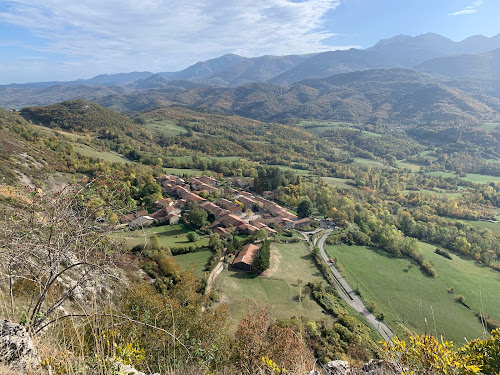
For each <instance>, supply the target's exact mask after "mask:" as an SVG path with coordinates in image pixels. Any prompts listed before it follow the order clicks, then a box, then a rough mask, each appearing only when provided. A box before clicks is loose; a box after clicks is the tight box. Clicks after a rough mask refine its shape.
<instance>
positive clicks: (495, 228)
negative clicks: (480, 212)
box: [463, 220, 500, 235]
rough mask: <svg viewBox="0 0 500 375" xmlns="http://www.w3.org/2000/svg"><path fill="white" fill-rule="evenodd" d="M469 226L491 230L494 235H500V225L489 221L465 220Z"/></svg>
mask: <svg viewBox="0 0 500 375" xmlns="http://www.w3.org/2000/svg"><path fill="white" fill-rule="evenodd" d="M463 221H465V222H466V223H467V224H469V225H472V226H473V227H475V228H479V229H489V230H491V231H492V232H493V233H495V234H498V235H500V223H491V222H489V221H479V220H463Z"/></svg>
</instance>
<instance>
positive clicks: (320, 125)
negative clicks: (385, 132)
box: [299, 121, 382, 137]
mask: <svg viewBox="0 0 500 375" xmlns="http://www.w3.org/2000/svg"><path fill="white" fill-rule="evenodd" d="M314 125H317V126H314ZM299 126H302V127H304V128H305V129H306V130H307V131H310V132H312V133H315V134H321V133H324V132H326V131H328V130H337V129H341V128H350V129H357V128H356V124H354V123H350V122H338V121H301V122H300V123H299ZM361 132H362V134H363V135H364V136H367V137H381V136H382V135H381V134H378V133H373V132H371V131H367V130H361Z"/></svg>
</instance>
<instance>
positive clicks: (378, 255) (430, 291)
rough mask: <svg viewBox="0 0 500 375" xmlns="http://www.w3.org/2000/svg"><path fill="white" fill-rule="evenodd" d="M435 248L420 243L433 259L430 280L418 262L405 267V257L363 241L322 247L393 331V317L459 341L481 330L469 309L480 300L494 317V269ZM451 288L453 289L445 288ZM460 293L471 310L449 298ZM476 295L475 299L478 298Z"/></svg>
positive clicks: (499, 307) (497, 309)
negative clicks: (434, 273)
mask: <svg viewBox="0 0 500 375" xmlns="http://www.w3.org/2000/svg"><path fill="white" fill-rule="evenodd" d="M434 249H435V247H434V246H432V245H429V244H421V250H422V252H423V253H424V255H425V257H426V259H428V260H430V261H431V262H433V263H434V268H435V269H436V271H437V273H438V276H437V278H436V279H433V278H430V277H428V276H425V275H424V274H423V273H422V272H421V271H420V269H419V267H418V266H416V265H414V266H413V267H412V268H411V269H408V265H409V264H410V261H409V260H406V259H399V258H392V257H389V256H387V255H386V253H384V252H383V251H381V250H378V249H374V248H366V247H364V246H327V251H328V253H329V254H330V256H331V257H336V258H338V260H339V261H340V263H341V264H342V266H343V267H344V268H345V272H346V275H347V279H348V281H349V283H350V284H351V285H352V286H356V285H359V288H360V291H361V295H362V297H363V298H365V299H366V300H367V301H368V302H372V301H373V302H375V303H376V304H377V306H378V308H377V312H383V313H384V314H385V316H386V320H387V322H388V323H389V325H390V326H391V327H392V328H393V329H394V331H395V332H396V333H397V334H399V335H401V334H402V333H403V330H402V329H401V328H400V327H399V326H398V324H397V322H398V321H399V322H404V325H405V326H406V327H408V328H409V329H410V330H412V331H417V332H420V333H421V332H424V331H425V330H427V332H430V333H433V334H437V335H438V337H439V336H440V335H443V336H444V337H445V338H446V339H448V340H453V341H455V342H458V343H464V342H465V338H467V339H469V340H470V339H474V338H476V337H480V336H481V335H482V333H483V329H482V326H481V324H480V322H479V320H478V319H477V318H476V317H475V315H474V312H476V311H479V309H480V306H481V301H482V305H483V308H484V311H485V313H486V314H488V315H490V316H492V317H493V318H494V319H497V320H499V319H500V288H499V287H500V279H499V273H498V272H496V271H493V270H491V269H489V268H486V267H482V266H479V265H477V264H475V263H474V262H472V261H469V260H463V259H461V258H459V257H457V256H455V255H452V257H453V260H451V261H450V260H447V259H446V258H444V257H442V256H440V255H437V254H434V252H433V251H434ZM450 287H451V288H454V290H455V294H450V293H448V288H450ZM456 294H462V295H463V296H464V297H465V301H466V302H467V303H468V304H469V305H470V306H471V308H472V310H469V309H467V308H466V307H464V306H463V305H461V304H459V303H457V302H455V300H454V298H455V295H456ZM480 296H481V299H480Z"/></svg>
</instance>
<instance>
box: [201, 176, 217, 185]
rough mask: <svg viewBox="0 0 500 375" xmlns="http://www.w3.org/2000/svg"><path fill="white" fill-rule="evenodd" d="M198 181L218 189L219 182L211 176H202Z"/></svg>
mask: <svg viewBox="0 0 500 375" xmlns="http://www.w3.org/2000/svg"><path fill="white" fill-rule="evenodd" d="M198 180H200V181H201V182H203V183H205V184H207V185H210V186H212V187H216V186H217V180H216V179H215V178H213V177H210V176H205V175H203V176H200V177H198Z"/></svg>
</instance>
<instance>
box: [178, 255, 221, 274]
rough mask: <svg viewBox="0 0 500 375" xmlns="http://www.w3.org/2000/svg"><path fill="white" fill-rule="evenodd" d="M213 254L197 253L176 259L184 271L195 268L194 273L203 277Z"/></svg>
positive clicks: (179, 256)
mask: <svg viewBox="0 0 500 375" xmlns="http://www.w3.org/2000/svg"><path fill="white" fill-rule="evenodd" d="M211 256H212V253H211V252H210V251H209V250H203V251H197V252H195V253H188V254H180V255H175V256H174V259H175V261H176V262H177V264H178V265H179V266H180V267H181V268H182V269H190V268H192V267H194V273H195V275H196V276H198V277H200V278H201V277H203V274H204V273H205V271H204V269H205V265H206V264H207V263H208V261H209V259H210V257H211Z"/></svg>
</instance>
